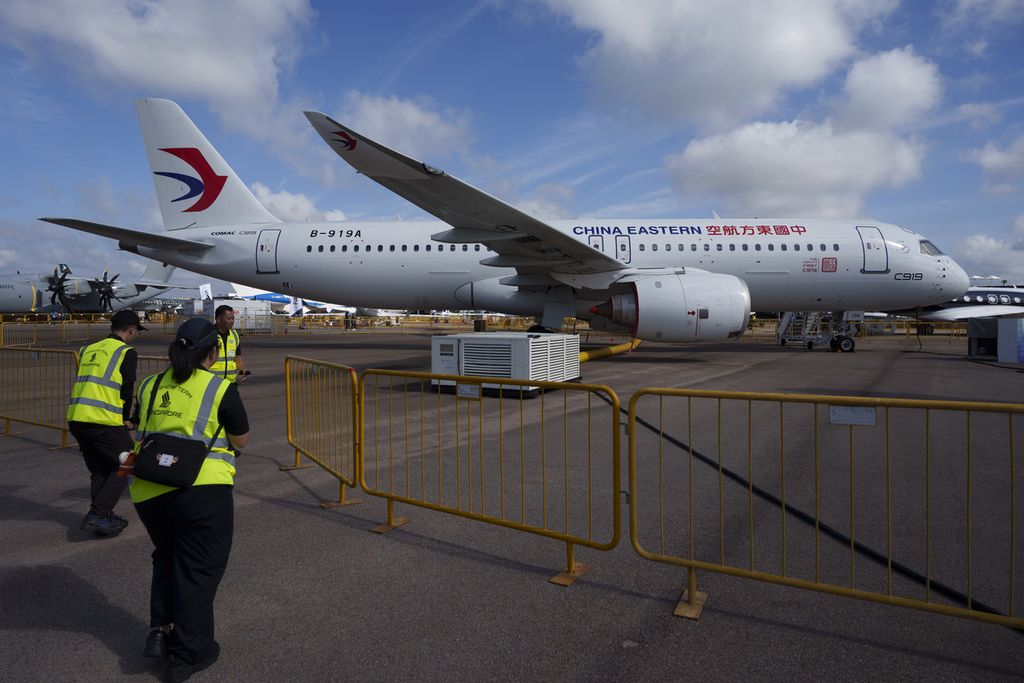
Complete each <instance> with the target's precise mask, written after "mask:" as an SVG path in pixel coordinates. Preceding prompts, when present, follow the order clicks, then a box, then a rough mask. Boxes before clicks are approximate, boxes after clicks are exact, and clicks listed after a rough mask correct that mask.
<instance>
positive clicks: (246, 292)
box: [229, 282, 356, 315]
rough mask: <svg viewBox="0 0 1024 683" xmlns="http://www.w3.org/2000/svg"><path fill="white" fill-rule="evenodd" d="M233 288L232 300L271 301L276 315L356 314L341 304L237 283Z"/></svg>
mask: <svg viewBox="0 0 1024 683" xmlns="http://www.w3.org/2000/svg"><path fill="white" fill-rule="evenodd" d="M231 287H232V289H233V290H234V291H232V292H231V293H230V295H229V296H231V297H232V298H235V299H250V300H253V301H269V302H270V308H271V310H272V311H274V312H275V313H287V314H288V315H305V314H307V313H326V314H333V315H339V314H340V315H344V314H345V313H350V314H355V313H356V309H355V308H353V307H352V306H341V305H339V304H329V303H325V302H322V301H312V300H310V299H303V298H302V297H297V296H288V295H287V294H279V293H277V292H268V291H267V290H265V289H257V288H256V287H246V286H245V285H240V284H237V283H235V282H232V283H231Z"/></svg>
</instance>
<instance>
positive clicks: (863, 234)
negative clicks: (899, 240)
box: [857, 225, 889, 273]
mask: <svg viewBox="0 0 1024 683" xmlns="http://www.w3.org/2000/svg"><path fill="white" fill-rule="evenodd" d="M857 233H858V234H859V235H860V244H861V248H862V249H863V250H864V267H863V268H861V271H860V272H862V273H888V272H889V250H888V248H887V247H886V246H885V238H884V237H882V231H881V230H879V229H878V228H876V227H873V226H866V225H858V226H857Z"/></svg>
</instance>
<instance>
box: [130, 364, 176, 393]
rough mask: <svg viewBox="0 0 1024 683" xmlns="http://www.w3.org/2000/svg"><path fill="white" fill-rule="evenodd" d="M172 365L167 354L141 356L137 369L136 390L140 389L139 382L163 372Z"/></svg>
mask: <svg viewBox="0 0 1024 683" xmlns="http://www.w3.org/2000/svg"><path fill="white" fill-rule="evenodd" d="M170 366H171V361H169V360H168V359H167V356H139V364H138V369H137V370H136V371H135V377H136V380H135V392H136V393H138V391H139V383H140V382H142V380H144V379H145V378H147V377H149V376H150V375H155V374H156V373H158V372H163V371H164V370H166V369H167V368H169V367H170Z"/></svg>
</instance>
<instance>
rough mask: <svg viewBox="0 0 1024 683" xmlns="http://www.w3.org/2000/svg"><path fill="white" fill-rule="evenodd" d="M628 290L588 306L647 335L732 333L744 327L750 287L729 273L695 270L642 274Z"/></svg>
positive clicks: (673, 338) (677, 338)
mask: <svg viewBox="0 0 1024 683" xmlns="http://www.w3.org/2000/svg"><path fill="white" fill-rule="evenodd" d="M628 286H629V287H630V289H631V290H632V291H629V292H624V293H622V294H614V295H612V297H611V298H610V299H608V301H606V302H605V303H603V304H601V305H599V306H595V307H593V308H592V309H590V312H591V313H592V314H594V315H598V316H602V317H604V318H607V319H608V320H609V321H611V323H612V324H614V325H618V326H620V327H625V328H627V329H629V330H630V332H631V334H632V335H633V336H634V337H636V338H638V339H644V340H647V341H658V342H694V341H719V340H723V339H735V338H737V337H739V336H740V335H742V334H743V331H744V330H745V329H747V322H748V320H749V319H750V291H749V290H748V289H747V285H746V283H744V282H743V281H742V280H740V279H739V278H738V277H735V276H733V275H722V274H719V273H707V272H703V271H701V272H693V271H692V270H690V271H688V272H686V273H685V274H681V273H666V274H664V275H652V276H646V277H641V278H639V279H636V280H634V281H633V282H630V283H628Z"/></svg>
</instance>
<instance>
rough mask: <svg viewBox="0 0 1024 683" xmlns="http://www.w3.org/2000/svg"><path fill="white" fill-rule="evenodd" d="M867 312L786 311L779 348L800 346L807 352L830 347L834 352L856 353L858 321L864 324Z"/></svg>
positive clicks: (780, 331) (780, 326)
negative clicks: (787, 344) (794, 343)
mask: <svg viewBox="0 0 1024 683" xmlns="http://www.w3.org/2000/svg"><path fill="white" fill-rule="evenodd" d="M863 320H864V312H863V311H833V312H831V313H829V312H821V311H786V312H785V313H783V314H782V319H781V320H780V321H779V344H780V345H782V346H785V345H786V342H798V343H800V344H805V345H806V346H807V350H808V351H810V350H812V349H813V348H814V347H815V346H828V347H829V349H831V350H832V351H842V352H844V353H847V352H850V351H853V349H854V347H855V345H856V344H855V342H854V341H853V338H854V336H856V334H857V329H856V327H855V326H854V324H853V323H854V322H855V321H863Z"/></svg>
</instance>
